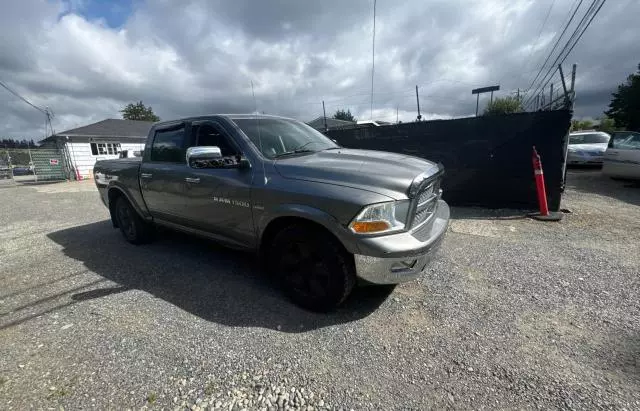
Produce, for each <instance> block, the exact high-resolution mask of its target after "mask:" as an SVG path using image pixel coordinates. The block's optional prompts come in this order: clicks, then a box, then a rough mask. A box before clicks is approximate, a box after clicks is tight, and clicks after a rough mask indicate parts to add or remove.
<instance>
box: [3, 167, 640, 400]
mask: <svg viewBox="0 0 640 411" xmlns="http://www.w3.org/2000/svg"><path fill="white" fill-rule="evenodd" d="M563 207H565V208H567V209H569V210H570V211H571V213H570V214H566V215H565V218H564V219H563V221H561V222H560V223H543V222H537V221H532V220H529V219H526V218H522V217H521V215H519V214H518V212H510V211H505V210H502V211H498V212H496V211H487V210H482V209H453V214H454V217H455V218H454V220H452V223H451V226H450V230H449V233H448V236H447V238H446V239H445V242H444V245H443V248H442V250H441V253H440V255H439V256H438V257H437V259H436V261H434V263H433V264H432V265H431V267H430V268H429V269H428V271H427V272H426V274H425V275H424V276H423V277H422V278H421V279H420V280H419V281H416V282H412V283H408V284H404V285H401V286H398V287H396V288H395V290H392V289H389V288H366V289H359V290H357V292H356V293H355V294H354V295H353V296H352V298H351V299H350V300H349V301H348V302H347V304H346V305H345V306H344V307H343V308H341V309H340V310H339V311H338V312H336V313H333V314H329V315H319V314H313V313H309V312H306V311H303V310H301V309H298V308H297V307H295V306H293V305H291V304H290V303H289V302H288V301H287V300H286V299H284V298H283V296H282V295H281V294H280V293H279V292H278V291H277V289H275V288H274V287H273V286H272V285H271V284H270V283H269V282H268V281H267V279H265V278H264V277H263V276H261V275H260V274H259V271H258V270H257V267H256V266H257V264H256V261H255V259H254V258H253V257H251V256H249V255H246V254H242V253H238V252H233V251H229V250H226V249H223V248H221V247H218V246H217V245H215V244H213V243H210V242H205V241H200V240H196V239H192V238H189V237H185V236H182V235H175V234H167V233H165V234H163V235H161V236H160V238H159V239H158V240H157V241H156V242H154V243H153V244H150V245H145V246H139V247H136V246H132V245H129V244H128V243H126V242H125V241H124V240H123V239H122V238H121V236H120V233H119V232H117V231H115V230H113V229H112V228H111V227H110V224H109V222H108V221H107V218H108V214H107V211H106V209H105V208H104V206H103V205H102V204H101V203H100V201H99V199H98V196H97V193H96V191H95V189H94V188H93V185H92V183H91V182H84V183H60V184H50V185H38V186H17V187H9V188H2V189H0V408H1V409H16V410H21V409H27V408H35V409H47V408H49V409H59V408H60V407H63V408H64V409H87V408H91V407H94V408H97V409H105V408H108V409H125V408H131V409H186V408H189V409H192V410H197V409H202V410H204V409H227V410H231V409H277V408H281V409H282V408H285V409H286V408H289V409H340V408H344V409H347V410H348V409H399V408H402V409H407V408H409V409H429V408H431V409H434V408H435V409H443V408H457V409H471V408H473V409H482V408H485V409H494V408H509V409H510V408H525V409H531V408H545V409H547V408H572V409H593V408H616V409H623V408H626V409H639V408H640V368H639V366H640V364H639V357H640V303H639V302H638V301H639V299H638V296H639V294H640V285H639V275H638V267H639V266H640V188H638V187H637V186H631V185H629V184H626V183H622V182H615V181H610V180H608V179H605V178H603V177H602V176H600V174H599V172H597V171H586V172H585V171H582V172H571V173H570V176H569V188H568V191H567V193H566V194H565V197H564V203H563Z"/></svg>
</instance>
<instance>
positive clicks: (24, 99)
mask: <svg viewBox="0 0 640 411" xmlns="http://www.w3.org/2000/svg"><path fill="white" fill-rule="evenodd" d="M0 86H2V87H4V88H5V89H6V90H7V91H8V92H9V93H11V94H13V95H14V96H16V97H18V98H19V99H20V100H22V101H24V102H25V103H27V104H28V105H30V106H31V107H33V108H35V109H36V110H38V111H39V112H41V113H43V114H47V112H46V110H44V109H42V108H40V107H38V106H36V105H35V104H33V103H31V102H30V101H29V100H27V99H26V98H24V97H22V96H21V95H20V94H18V92H16V91H14V90H12V89H11V87H9V86H7V85H6V84H5V83H4V82H2V81H0Z"/></svg>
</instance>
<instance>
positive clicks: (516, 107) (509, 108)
mask: <svg viewBox="0 0 640 411" xmlns="http://www.w3.org/2000/svg"><path fill="white" fill-rule="evenodd" d="M521 111H522V100H521V99H519V98H518V97H515V96H507V97H497V98H495V99H493V101H492V102H490V103H489V104H487V107H486V108H485V109H484V115H485V116H491V115H496V114H510V113H519V112H521Z"/></svg>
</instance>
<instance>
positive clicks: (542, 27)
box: [498, 0, 556, 84]
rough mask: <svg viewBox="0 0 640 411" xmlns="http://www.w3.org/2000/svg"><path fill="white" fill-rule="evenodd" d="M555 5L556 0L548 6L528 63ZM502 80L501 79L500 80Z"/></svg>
mask: <svg viewBox="0 0 640 411" xmlns="http://www.w3.org/2000/svg"><path fill="white" fill-rule="evenodd" d="M555 4H556V0H553V2H552V3H551V5H550V6H549V10H547V15H546V16H545V18H544V21H543V22H542V25H541V26H540V31H539V32H538V37H537V38H536V41H535V42H534V43H533V47H531V53H529V59H528V63H527V64H530V63H531V58H532V57H533V49H534V47H535V46H536V45H537V44H538V42H539V41H540V36H541V35H542V31H543V30H544V26H546V25H547V20H549V16H550V15H551V10H552V9H553V6H554V5H555ZM500 80H502V79H500ZM500 83H501V81H498V84H500Z"/></svg>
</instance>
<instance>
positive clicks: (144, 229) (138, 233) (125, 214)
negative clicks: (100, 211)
mask: <svg viewBox="0 0 640 411" xmlns="http://www.w3.org/2000/svg"><path fill="white" fill-rule="evenodd" d="M115 213H116V220H117V221H118V227H120V232H121V233H122V236H123V237H124V238H125V240H127V241H128V242H130V243H131V244H145V243H148V242H149V241H151V238H152V234H153V226H151V224H149V223H147V222H145V221H144V220H143V219H142V218H141V217H140V216H139V215H138V213H137V212H136V210H134V209H133V207H132V206H131V204H129V201H127V199H126V198H124V197H119V198H118V199H117V200H116V207H115Z"/></svg>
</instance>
